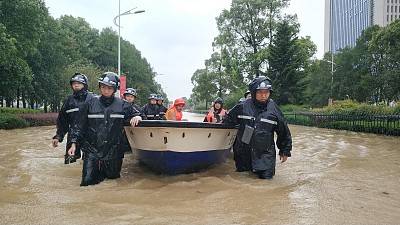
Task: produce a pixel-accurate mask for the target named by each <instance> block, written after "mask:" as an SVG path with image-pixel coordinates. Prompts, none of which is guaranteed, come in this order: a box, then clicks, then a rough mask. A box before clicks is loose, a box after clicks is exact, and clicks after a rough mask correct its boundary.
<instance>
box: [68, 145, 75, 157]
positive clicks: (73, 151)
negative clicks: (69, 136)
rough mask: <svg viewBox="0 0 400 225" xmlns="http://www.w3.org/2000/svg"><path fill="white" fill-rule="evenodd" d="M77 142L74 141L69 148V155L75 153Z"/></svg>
mask: <svg viewBox="0 0 400 225" xmlns="http://www.w3.org/2000/svg"><path fill="white" fill-rule="evenodd" d="M75 150H76V144H75V143H72V145H71V147H70V148H69V149H68V155H75Z"/></svg>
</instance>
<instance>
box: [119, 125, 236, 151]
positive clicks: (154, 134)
mask: <svg viewBox="0 0 400 225" xmlns="http://www.w3.org/2000/svg"><path fill="white" fill-rule="evenodd" d="M125 131H126V135H127V137H128V140H129V143H130V145H131V147H132V149H140V150H147V151H173V152H201V151H212V150H226V149H230V148H231V147H232V145H233V142H234V141H235V138H236V133H237V129H215V128H182V127H125Z"/></svg>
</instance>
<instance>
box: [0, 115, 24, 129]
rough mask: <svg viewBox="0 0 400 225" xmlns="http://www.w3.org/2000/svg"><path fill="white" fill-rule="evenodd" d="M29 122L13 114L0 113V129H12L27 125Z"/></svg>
mask: <svg viewBox="0 0 400 225" xmlns="http://www.w3.org/2000/svg"><path fill="white" fill-rule="evenodd" d="M28 126H29V123H28V122H27V121H26V120H24V119H22V118H20V117H18V116H16V115H13V114H9V113H0V129H14V128H23V127H28Z"/></svg>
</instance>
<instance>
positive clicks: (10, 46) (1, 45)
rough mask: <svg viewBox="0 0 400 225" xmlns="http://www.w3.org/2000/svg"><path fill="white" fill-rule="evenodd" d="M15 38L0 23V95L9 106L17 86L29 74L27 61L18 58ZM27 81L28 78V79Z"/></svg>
mask: <svg viewBox="0 0 400 225" xmlns="http://www.w3.org/2000/svg"><path fill="white" fill-rule="evenodd" d="M16 43H17V40H16V39H15V38H12V37H11V36H10V35H9V34H8V33H7V30H6V27H5V26H4V25H3V24H1V23H0V86H1V88H0V97H1V99H0V100H1V102H3V98H4V99H5V100H6V105H7V106H8V107H9V106H11V102H12V100H14V99H15V98H16V97H17V96H18V91H19V90H18V88H17V87H19V86H20V85H21V83H23V82H25V81H26V80H25V79H27V78H29V77H30V75H31V70H30V68H29V65H28V64H27V62H26V61H25V60H24V59H22V58H20V54H18V49H17V44H16ZM28 83H29V79H28Z"/></svg>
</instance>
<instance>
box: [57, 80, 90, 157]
mask: <svg viewBox="0 0 400 225" xmlns="http://www.w3.org/2000/svg"><path fill="white" fill-rule="evenodd" d="M69 84H70V85H71V88H72V91H73V92H74V93H73V94H72V95H70V96H68V97H67V98H66V99H65V101H64V104H63V105H62V107H61V110H60V112H59V113H58V118H57V132H56V135H55V136H54V137H53V140H52V144H53V147H57V146H58V143H59V142H62V141H63V140H64V136H65V134H66V133H68V135H67V148H66V150H65V159H64V163H65V164H69V163H73V162H75V161H76V159H79V158H80V157H81V150H80V148H79V145H78V146H77V148H76V151H75V154H74V155H68V149H69V148H70V147H71V144H72V143H71V132H70V129H71V128H72V127H73V125H74V124H75V123H76V121H77V120H78V115H79V107H81V106H82V105H83V104H84V103H85V102H87V101H89V100H90V99H92V98H93V97H94V96H93V94H91V93H89V92H88V79H87V77H86V75H85V74H81V73H75V74H74V75H73V76H72V77H71V80H70V81H69Z"/></svg>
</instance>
